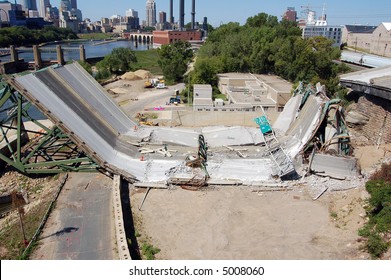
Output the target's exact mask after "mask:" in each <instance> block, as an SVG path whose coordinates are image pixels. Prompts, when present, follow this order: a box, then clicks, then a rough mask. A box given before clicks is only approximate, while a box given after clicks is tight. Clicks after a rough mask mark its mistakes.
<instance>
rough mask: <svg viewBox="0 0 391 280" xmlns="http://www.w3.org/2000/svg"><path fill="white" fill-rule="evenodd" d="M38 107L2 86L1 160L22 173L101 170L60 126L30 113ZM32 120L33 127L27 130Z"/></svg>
mask: <svg viewBox="0 0 391 280" xmlns="http://www.w3.org/2000/svg"><path fill="white" fill-rule="evenodd" d="M32 110H38V109H36V108H35V107H34V108H33V106H32V104H31V103H30V102H29V101H28V100H27V99H25V98H24V97H23V95H21V94H20V93H19V92H17V91H15V90H14V89H13V88H12V87H10V86H9V85H7V86H5V87H4V88H3V89H0V162H1V160H2V161H4V162H6V163H7V164H8V165H10V166H13V167H14V168H16V169H17V170H19V171H20V172H23V173H30V174H34V173H35V174H39V173H60V172H69V171H71V172H92V171H96V170H98V169H99V165H98V164H96V163H95V162H94V161H93V160H92V159H91V158H90V157H88V156H87V155H86V154H85V153H84V152H83V151H82V150H81V149H79V148H78V147H77V145H76V144H75V143H74V142H73V141H72V140H71V139H70V138H69V137H68V135H67V134H65V133H63V132H62V131H61V130H60V129H59V128H58V127H57V126H50V125H49V126H48V125H45V124H43V122H42V121H39V120H37V118H35V117H34V116H31V115H34V114H31V113H30V112H31V111H32ZM26 122H31V123H33V124H34V125H32V127H34V128H33V129H30V130H28V129H26V128H25V126H26V125H25V123H26Z"/></svg>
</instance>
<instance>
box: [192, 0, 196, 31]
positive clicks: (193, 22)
mask: <svg viewBox="0 0 391 280" xmlns="http://www.w3.org/2000/svg"><path fill="white" fill-rule="evenodd" d="M192 4H193V5H192V8H191V29H195V13H196V12H195V0H193V3H192Z"/></svg>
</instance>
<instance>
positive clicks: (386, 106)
mask: <svg viewBox="0 0 391 280" xmlns="http://www.w3.org/2000/svg"><path fill="white" fill-rule="evenodd" d="M357 111H358V112H360V113H361V114H363V115H365V116H367V117H368V118H369V122H368V123H367V124H365V125H364V126H362V128H361V129H362V134H363V135H364V136H365V137H366V138H368V139H369V141H370V143H371V144H373V145H379V144H384V143H391V101H388V100H385V99H383V98H378V97H376V96H371V95H362V96H361V97H360V98H359V100H358V103H357Z"/></svg>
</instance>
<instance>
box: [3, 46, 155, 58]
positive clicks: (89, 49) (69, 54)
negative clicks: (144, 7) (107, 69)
mask: <svg viewBox="0 0 391 280" xmlns="http://www.w3.org/2000/svg"><path fill="white" fill-rule="evenodd" d="M96 43H99V41H83V42H70V43H51V44H47V45H45V46H44V48H45V47H49V48H54V47H55V46H56V45H61V46H62V47H64V48H67V47H68V48H77V50H72V51H67V50H64V59H65V61H71V60H79V59H80V53H79V50H78V48H79V46H80V45H84V49H85V51H86V57H87V58H95V57H104V56H106V55H108V54H110V53H111V51H112V50H113V49H114V48H120V47H124V48H130V49H132V50H135V51H143V50H148V49H150V48H152V45H151V44H143V43H138V45H137V47H136V43H135V42H134V41H114V42H110V43H104V44H98V45H95V44H96ZM41 57H42V60H46V61H48V60H57V54H56V53H55V52H49V53H47V52H45V51H44V50H42V51H41ZM10 59H11V57H10V56H9V55H8V56H2V57H0V61H2V62H8V61H10ZM19 59H24V60H25V61H34V55H33V52H32V50H31V51H25V52H20V53H19Z"/></svg>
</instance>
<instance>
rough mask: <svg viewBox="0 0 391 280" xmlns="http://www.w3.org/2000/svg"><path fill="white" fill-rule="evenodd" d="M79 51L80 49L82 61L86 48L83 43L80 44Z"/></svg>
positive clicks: (84, 59) (84, 57) (84, 58)
mask: <svg viewBox="0 0 391 280" xmlns="http://www.w3.org/2000/svg"><path fill="white" fill-rule="evenodd" d="M79 51H80V60H81V61H83V62H84V61H86V50H85V48H84V45H80V47H79Z"/></svg>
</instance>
